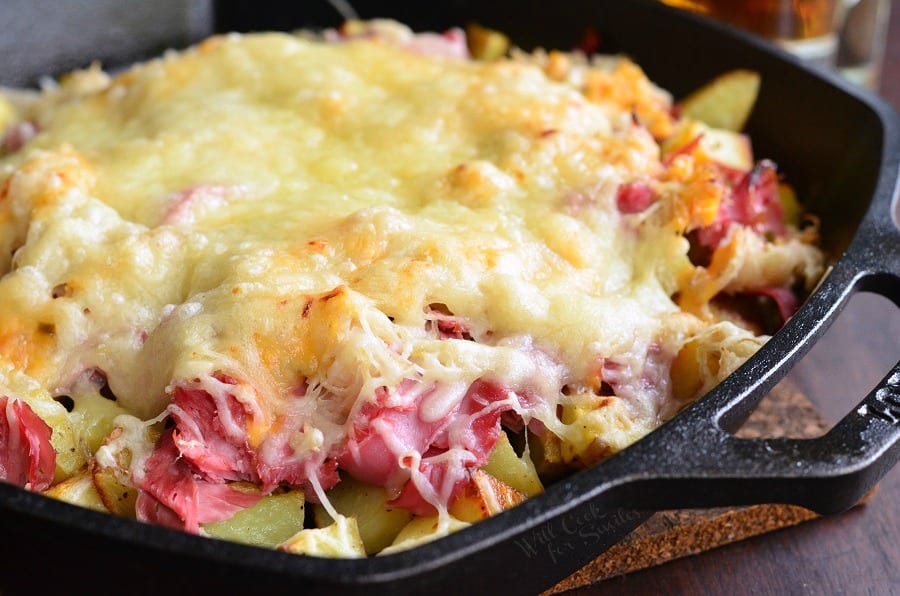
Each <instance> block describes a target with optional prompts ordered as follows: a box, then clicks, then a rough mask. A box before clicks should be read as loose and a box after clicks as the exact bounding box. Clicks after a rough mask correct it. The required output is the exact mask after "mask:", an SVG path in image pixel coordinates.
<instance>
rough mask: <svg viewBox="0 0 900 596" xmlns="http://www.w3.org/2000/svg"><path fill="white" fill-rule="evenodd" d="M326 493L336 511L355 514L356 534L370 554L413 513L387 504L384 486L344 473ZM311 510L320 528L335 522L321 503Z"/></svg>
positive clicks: (387, 541) (381, 546)
mask: <svg viewBox="0 0 900 596" xmlns="http://www.w3.org/2000/svg"><path fill="white" fill-rule="evenodd" d="M327 494H328V500H329V501H330V502H331V505H332V507H334V509H335V510H336V511H337V512H338V513H340V514H341V515H346V516H348V517H353V518H356V523H357V527H358V529H359V535H360V537H361V538H362V541H363V544H364V545H365V549H366V552H367V553H369V554H371V553H376V552H378V551H380V550H381V549H382V548H384V547H386V546H388V545H389V544H391V543H392V542H393V541H394V539H395V538H396V537H397V534H398V533H399V532H400V530H401V529H402V528H403V526H405V525H406V524H408V523H409V520H410V519H412V514H411V513H410V512H408V511H406V510H405V509H398V508H395V507H389V506H388V505H387V502H388V501H389V500H390V499H389V496H388V494H387V492H386V491H385V490H384V489H383V488H381V487H379V486H370V485H368V484H363V483H362V482H359V481H358V480H354V479H353V478H350V477H345V478H344V479H343V480H341V481H340V482H339V483H338V484H337V485H336V486H335V487H334V488H332V489H331V490H329V491H328V493H327ZM313 514H314V517H315V521H316V526H318V527H319V528H325V527H327V526H329V525H330V524H332V523H334V520H332V519H331V516H330V515H328V512H327V511H326V510H325V507H323V506H322V505H316V506H315V507H314V509H313Z"/></svg>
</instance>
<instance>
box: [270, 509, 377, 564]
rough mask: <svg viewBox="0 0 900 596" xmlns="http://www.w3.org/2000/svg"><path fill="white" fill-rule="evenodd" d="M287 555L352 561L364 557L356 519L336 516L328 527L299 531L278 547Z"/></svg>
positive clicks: (364, 550)
mask: <svg viewBox="0 0 900 596" xmlns="http://www.w3.org/2000/svg"><path fill="white" fill-rule="evenodd" d="M278 548H279V549H280V550H284V551H287V552H289V553H294V554H295V555H296V554H303V555H314V556H319V557H336V558H344V559H352V558H359V557H365V556H366V549H365V547H364V546H363V541H362V538H360V537H359V527H358V526H357V524H356V518H353V517H346V516H343V515H341V516H338V519H337V520H335V522H334V523H333V524H331V525H330V526H326V527H324V528H311V529H307V530H300V531H299V532H297V533H296V534H294V535H293V536H292V537H291V538H289V539H288V540H286V541H285V542H283V543H282V544H280V545H279V546H278Z"/></svg>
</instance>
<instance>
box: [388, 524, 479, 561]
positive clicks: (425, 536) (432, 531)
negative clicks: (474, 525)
mask: <svg viewBox="0 0 900 596" xmlns="http://www.w3.org/2000/svg"><path fill="white" fill-rule="evenodd" d="M469 525H470V524H468V523H467V522H464V521H461V520H458V519H456V518H454V517H452V516H450V515H445V516H444V517H443V518H441V516H439V515H432V516H429V517H417V518H415V519H413V520H412V521H411V522H409V523H408V524H406V526H404V528H403V529H402V530H400V533H399V534H397V538H396V539H395V540H394V542H393V543H392V544H391V545H390V546H389V547H387V548H385V549H384V550H382V551H381V552H380V553H378V554H380V555H388V554H391V553H396V552H400V551H403V550H407V549H410V548H414V547H416V546H419V545H420V544H425V543H426V542H431V541H432V540H436V539H438V538H441V537H443V536H446V535H448V534H452V533H453V532H456V531H458V530H461V529H463V528H465V527H467V526H469Z"/></svg>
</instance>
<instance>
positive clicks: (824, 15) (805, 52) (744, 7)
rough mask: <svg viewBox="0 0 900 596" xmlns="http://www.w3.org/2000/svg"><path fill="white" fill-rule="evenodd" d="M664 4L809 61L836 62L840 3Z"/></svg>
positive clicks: (748, 0)
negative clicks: (768, 41)
mask: <svg viewBox="0 0 900 596" xmlns="http://www.w3.org/2000/svg"><path fill="white" fill-rule="evenodd" d="M661 1H662V2H663V3H664V4H668V5H669V6H673V7H676V8H683V9H685V10H690V11H691V12H695V13H699V14H703V15H707V16H710V17H712V18H714V19H717V20H720V21H724V22H726V23H730V24H732V25H736V26H738V27H741V28H743V29H747V30H748V31H752V32H753V33H756V34H758V35H762V36H764V37H768V38H769V39H772V40H775V41H777V42H779V43H780V44H781V45H783V46H785V47H786V48H787V49H789V50H791V51H793V52H795V53H796V54H798V55H800V56H801V57H803V58H806V59H808V60H810V61H813V62H818V63H822V64H830V63H832V62H833V60H834V55H835V53H836V50H837V33H836V30H837V25H838V17H839V14H840V10H841V9H840V6H841V0H661Z"/></svg>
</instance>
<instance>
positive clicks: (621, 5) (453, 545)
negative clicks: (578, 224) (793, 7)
mask: <svg viewBox="0 0 900 596" xmlns="http://www.w3.org/2000/svg"><path fill="white" fill-rule="evenodd" d="M284 4H285V5H287V4H288V3H284ZM352 4H353V6H354V8H355V9H356V10H357V12H358V13H359V15H360V16H361V17H364V18H371V17H384V16H389V17H393V18H397V19H399V20H401V21H404V22H406V23H408V24H410V25H412V26H413V27H414V28H416V29H420V30H441V29H445V28H448V27H451V26H455V25H464V24H465V23H467V22H469V21H471V20H475V21H478V22H480V23H481V24H483V25H486V26H489V27H493V28H496V29H500V30H502V31H505V32H506V33H508V34H509V35H510V37H511V38H512V39H513V40H515V42H516V43H517V44H518V45H520V46H522V47H526V48H529V47H534V46H543V47H554V48H563V49H565V48H571V47H574V46H575V45H576V44H577V43H578V41H579V40H580V39H581V38H582V36H583V35H584V33H585V31H586V30H587V29H588V28H593V29H595V30H596V31H597V32H598V33H599V36H600V40H601V46H600V51H602V52H619V51H621V52H625V53H628V54H629V55H631V56H632V57H633V58H635V60H636V61H637V62H638V63H639V64H641V65H642V67H643V68H644V69H645V70H646V71H647V73H648V74H649V76H650V77H651V78H652V79H653V80H655V81H656V82H658V83H659V84H660V85H662V86H663V87H665V88H667V89H669V90H671V91H672V92H673V93H674V94H675V96H676V97H678V96H682V95H684V94H686V93H687V92H689V91H691V90H693V89H695V88H697V87H698V86H699V85H701V84H702V83H704V82H706V81H708V80H709V79H711V78H713V77H714V76H716V75H718V74H721V73H722V72H724V71H726V70H728V69H731V68H735V67H744V68H751V69H755V70H758V71H759V72H761V73H762V75H763V86H762V91H761V95H760V99H759V102H758V104H757V106H756V108H755V111H754V113H753V116H752V118H751V120H750V122H749V126H748V129H749V132H750V134H751V136H752V138H753V141H754V149H755V152H756V154H757V155H760V156H766V157H770V158H772V159H774V160H775V161H776V162H778V163H779V166H780V168H779V169H780V170H781V171H782V172H786V173H787V176H788V177H789V180H790V181H791V182H792V183H793V184H794V185H795V187H796V188H797V190H798V192H799V195H800V196H802V197H804V199H805V203H806V205H807V207H808V208H809V210H811V211H812V212H814V213H816V214H818V215H819V216H820V217H821V219H822V233H823V239H824V243H825V247H826V249H827V250H828V252H829V254H830V256H831V257H832V259H833V262H834V266H833V269H831V271H830V272H829V274H828V275H827V276H826V277H825V278H824V280H823V281H822V282H821V284H820V286H819V288H818V289H817V290H816V291H815V292H814V293H813V294H812V295H811V296H810V297H809V299H808V300H807V302H806V304H805V305H804V306H803V307H802V308H801V310H800V311H799V312H798V313H797V314H796V315H795V316H794V317H793V318H792V319H791V320H790V321H789V322H788V323H787V325H785V326H784V328H783V329H781V330H780V331H779V332H778V333H777V334H776V335H775V336H774V337H773V338H772V340H771V341H770V342H769V343H768V344H767V345H766V346H765V347H764V348H763V349H762V350H760V351H759V353H758V354H756V355H755V356H754V357H753V358H751V359H750V361H748V362H747V363H746V364H745V365H744V366H742V367H741V368H740V369H739V370H737V371H736V372H735V373H734V374H732V375H731V376H730V377H729V378H728V379H727V380H726V381H724V382H723V383H722V384H721V385H719V386H718V387H717V388H716V389H714V390H713V391H711V392H710V393H709V394H707V395H706V396H705V397H703V398H702V399H700V400H699V401H698V402H697V403H695V404H694V405H693V406H691V407H690V408H688V409H686V410H685V411H684V412H682V413H681V414H679V415H678V416H677V417H676V418H674V419H673V420H671V421H669V422H668V423H666V424H665V425H663V426H662V427H660V428H659V429H658V430H656V431H654V432H653V433H651V434H650V435H648V436H647V437H645V438H644V439H642V440H641V441H639V442H638V443H636V444H635V445H633V446H631V447H629V448H628V449H626V450H624V451H623V452H621V453H619V454H617V455H615V456H613V457H611V458H609V459H608V460H606V461H604V462H603V463H601V464H599V465H597V466H595V467H594V468H592V469H589V470H585V471H583V472H580V473H577V474H574V475H572V476H570V477H568V478H565V479H563V480H561V481H559V482H557V483H555V484H553V485H552V486H549V487H548V488H547V491H546V493H545V494H543V495H540V496H538V497H536V498H534V499H531V500H529V501H527V502H525V503H524V504H522V505H520V506H519V507H516V508H514V509H513V510H511V511H508V512H505V513H503V514H501V515H499V516H497V517H494V518H492V519H489V520H486V521H484V522H481V523H479V524H476V525H474V526H472V527H471V528H467V529H466V530H463V531H461V532H458V533H456V534H453V535H451V536H449V537H447V538H444V539H441V540H439V541H437V542H434V543H432V544H428V545H425V546H422V547H419V548H417V549H415V550H412V551H408V552H405V553H400V554H395V555H390V556H385V557H372V558H368V559H365V560H351V561H347V560H328V559H319V558H312V557H305V556H297V555H287V554H283V553H279V552H274V551H266V550H261V549H255V548H250V547H245V546H241V545H238V544H231V543H224V542H219V541H214V540H209V539H204V538H199V537H196V536H191V535H187V534H182V533H178V532H173V531H170V530H166V529H164V528H160V527H151V526H148V525H143V524H139V523H137V522H133V521H130V520H125V519H119V518H115V517H112V516H109V515H103V514H99V513H95V512H92V511H88V510H83V509H79V508H76V507H71V506H69V505H66V504H63V503H59V502H56V501H53V500H50V499H47V498H44V497H42V496H40V495H36V494H31V493H28V492H25V491H22V490H20V489H17V488H14V487H12V486H9V485H5V484H0V521H2V536H3V538H2V541H0V542H2V547H0V566H2V577H0V582H2V583H0V588H5V589H6V590H7V591H9V592H18V591H24V590H26V589H29V591H30V589H32V588H34V587H38V586H40V587H48V586H55V587H58V588H59V589H65V590H67V591H68V592H82V591H86V592H95V593H105V592H113V591H115V592H131V593H133V592H160V591H166V592H170V593H171V592H174V593H206V592H211V591H214V590H215V591H220V590H224V593H235V592H238V591H245V590H247V591H250V592H251V593H263V592H297V591H305V590H313V591H328V592H329V593H345V592H361V591H367V590H375V589H377V590H386V591H390V592H392V593H403V592H424V591H431V592H438V593H443V592H452V593H463V592H464V591H468V590H475V591H477V592H478V593H481V592H487V591H491V590H502V591H504V592H514V593H520V592H526V593H528V592H537V591H540V590H541V589H544V588H546V587H549V586H551V585H553V584H554V583H555V582H557V581H559V580H561V579H562V578H564V577H566V576H567V575H569V574H570V573H572V572H574V571H576V570H577V569H579V568H580V567H581V566H582V565H584V564H585V563H587V562H588V561H590V560H591V559H592V558H593V557H595V556H596V555H598V554H599V553H601V552H603V551H604V550H605V549H607V548H609V547H610V546H612V545H613V544H615V543H616V542H617V541H618V540H620V539H622V538H623V537H624V536H625V535H627V534H628V532H630V531H631V530H633V529H634V528H635V527H637V526H638V525H639V524H640V523H642V522H643V521H644V520H645V519H646V518H647V517H648V516H649V513H648V512H650V511H652V510H657V509H671V508H676V507H709V506H723V505H741V504H751V503H793V504H797V505H802V506H805V507H808V508H810V509H812V510H814V511H817V512H819V513H824V514H827V513H835V512H839V511H842V510H844V509H847V508H848V507H850V506H852V505H853V504H854V503H856V502H857V501H858V500H859V498H860V497H861V496H863V495H864V494H865V493H866V492H868V491H869V490H870V489H871V488H872V487H873V486H874V484H875V483H876V482H877V481H878V480H879V479H880V478H881V477H882V476H883V475H884V474H885V473H886V472H887V471H888V470H889V469H890V468H891V467H892V466H893V465H894V464H895V463H896V461H897V459H898V457H900V442H898V438H900V363H898V365H895V366H894V368H893V370H892V371H891V372H890V373H889V374H888V375H887V377H885V378H884V379H883V380H882V381H881V382H880V383H879V384H878V386H877V387H876V388H875V389H874V390H873V391H871V392H870V393H869V394H868V395H867V396H866V397H865V399H864V400H863V401H862V403H861V404H860V405H859V406H857V407H856V408H855V409H854V410H853V411H851V413H850V414H848V415H847V416H846V417H845V418H844V419H843V420H841V421H840V422H839V423H838V424H837V425H836V426H835V428H834V429H833V430H832V431H830V432H829V433H828V434H826V435H825V436H823V437H821V438H817V439H810V440H799V439H758V440H748V439H737V438H735V437H734V436H732V435H731V434H730V433H729V431H731V430H734V429H735V428H737V427H738V426H739V425H740V424H741V422H742V421H743V420H744V419H745V418H746V417H747V416H748V415H749V413H750V411H751V410H752V408H753V407H754V406H755V405H756V403H757V402H758V401H759V400H760V399H761V398H762V396H763V395H764V394H765V393H766V392H767V391H768V390H769V389H771V388H772V386H773V385H774V384H775V383H776V382H777V381H778V380H779V379H780V378H781V377H782V376H784V374H785V373H786V372H787V370H788V369H789V368H790V367H791V366H792V365H793V364H794V363H795V362H796V361H797V360H798V359H799V358H800V357H801V356H802V355H803V354H804V353H806V352H807V351H808V350H809V348H810V347H811V346H812V344H813V343H814V342H815V341H816V340H817V339H818V338H819V337H820V336H821V335H822V333H823V332H824V331H825V329H826V328H827V327H828V326H829V324H830V323H831V321H832V320H833V319H834V318H835V317H836V316H837V314H838V313H839V312H840V311H841V309H842V308H843V307H844V306H845V305H846V303H847V302H848V300H849V298H850V297H851V296H852V295H853V294H854V293H855V292H858V291H866V292H875V293H879V294H882V295H884V296H886V297H888V298H889V299H891V300H892V301H893V302H894V303H895V304H897V305H900V231H898V226H897V223H896V222H897V219H898V216H897V206H896V200H895V195H896V193H897V188H898V163H900V118H898V116H897V114H896V113H895V112H894V111H893V110H892V109H891V108H890V107H888V106H887V105H886V104H885V103H884V102H883V101H881V100H879V99H878V98H876V97H874V96H873V95H871V94H868V93H865V92H862V91H860V90H858V89H856V88H854V87H852V86H850V85H849V84H847V83H845V82H843V81H841V80H839V79H838V78H837V77H835V76H833V75H830V74H828V73H825V72H823V71H817V70H809V69H807V68H805V67H803V66H801V65H800V64H799V63H798V62H797V61H795V60H794V59H792V58H790V57H788V56H786V55H784V54H782V53H780V52H778V51H776V50H772V49H770V47H769V46H768V45H766V44H764V43H761V42H758V41H756V40H755V39H753V38H751V37H749V36H747V35H744V34H742V33H740V32H737V31H735V30H733V29H730V28H727V27H723V26H716V25H712V24H709V23H706V22H704V21H701V20H700V19H698V18H695V17H693V16H691V15H687V14H682V13H677V12H674V11H671V10H669V9H667V8H665V7H662V6H660V5H657V4H655V3H653V2H646V1H640V0H632V1H624V0H607V1H603V0H593V1H590V0H582V1H565V2H557V3H555V4H546V3H541V2H538V1H537V0H525V1H523V0H519V1H515V2H514V1H509V2H490V3H489V2H481V3H479V2H466V1H460V0H443V1H442V2H441V3H440V4H439V5H434V6H429V5H428V4H426V3H423V2H414V1H412V0H408V1H405V2H401V1H394V2H374V1H366V0H354V2H353V3H352ZM215 9H216V10H215V13H216V15H215V16H216V19H217V20H216V26H217V28H218V30H220V31H228V30H244V31H246V30H260V29H291V28H297V27H322V26H336V25H338V24H339V23H340V20H341V19H340V17H339V16H338V15H337V13H336V12H335V11H334V9H333V8H332V7H331V6H330V5H328V4H327V3H324V2H307V3H298V4H291V5H287V6H283V5H282V4H281V3H267V2H260V1H256V2H247V1H242V2H234V1H232V2H222V3H220V4H217V5H215ZM129 58H130V57H129Z"/></svg>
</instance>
